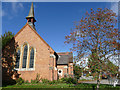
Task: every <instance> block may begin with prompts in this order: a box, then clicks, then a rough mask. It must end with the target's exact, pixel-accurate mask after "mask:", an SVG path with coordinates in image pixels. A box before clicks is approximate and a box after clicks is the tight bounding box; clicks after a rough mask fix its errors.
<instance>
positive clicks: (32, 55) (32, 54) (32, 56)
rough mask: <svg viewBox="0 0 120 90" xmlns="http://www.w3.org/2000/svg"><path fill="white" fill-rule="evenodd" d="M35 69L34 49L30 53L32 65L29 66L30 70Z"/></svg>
mask: <svg viewBox="0 0 120 90" xmlns="http://www.w3.org/2000/svg"><path fill="white" fill-rule="evenodd" d="M33 67H34V49H33V48H32V49H31V52H30V64H29V68H33Z"/></svg>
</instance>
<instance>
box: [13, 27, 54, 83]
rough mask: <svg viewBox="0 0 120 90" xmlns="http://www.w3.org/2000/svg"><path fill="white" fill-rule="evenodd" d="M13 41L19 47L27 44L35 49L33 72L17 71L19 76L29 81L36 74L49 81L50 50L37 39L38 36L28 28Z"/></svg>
mask: <svg viewBox="0 0 120 90" xmlns="http://www.w3.org/2000/svg"><path fill="white" fill-rule="evenodd" d="M15 41H16V42H18V45H19V47H21V45H23V44H24V42H27V43H28V44H29V46H32V47H34V48H35V49H36V59H35V70H32V71H19V73H20V74H21V75H20V76H21V77H22V78H23V79H25V80H29V81H31V79H35V78H36V74H37V73H38V74H40V76H41V78H46V79H49V80H51V77H52V76H51V70H49V65H50V52H51V51H52V52H53V50H51V48H50V47H49V46H48V45H46V44H45V42H44V41H43V40H42V39H41V38H39V36H38V35H37V34H36V33H35V32H34V31H33V30H32V29H31V28H30V27H29V26H28V25H26V27H25V28H24V30H22V31H21V32H20V33H19V34H18V35H17V36H16V37H15Z"/></svg>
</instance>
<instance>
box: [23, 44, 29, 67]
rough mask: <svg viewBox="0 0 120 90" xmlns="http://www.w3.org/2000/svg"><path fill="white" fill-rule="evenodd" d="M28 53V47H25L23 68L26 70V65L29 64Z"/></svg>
mask: <svg viewBox="0 0 120 90" xmlns="http://www.w3.org/2000/svg"><path fill="white" fill-rule="evenodd" d="M27 51H28V46H27V45H25V47H24V52H23V63H22V68H26V63H27Z"/></svg>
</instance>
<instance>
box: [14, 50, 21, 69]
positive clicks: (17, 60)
mask: <svg viewBox="0 0 120 90" xmlns="http://www.w3.org/2000/svg"><path fill="white" fill-rule="evenodd" d="M19 61H20V50H18V51H17V54H16V63H15V68H19Z"/></svg>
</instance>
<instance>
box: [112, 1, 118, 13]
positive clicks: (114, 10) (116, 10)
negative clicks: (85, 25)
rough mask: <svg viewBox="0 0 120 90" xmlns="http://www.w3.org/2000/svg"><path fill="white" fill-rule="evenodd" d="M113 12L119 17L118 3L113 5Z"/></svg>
mask: <svg viewBox="0 0 120 90" xmlns="http://www.w3.org/2000/svg"><path fill="white" fill-rule="evenodd" d="M111 10H113V12H115V13H116V15H118V3H117V2H115V3H111Z"/></svg>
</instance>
